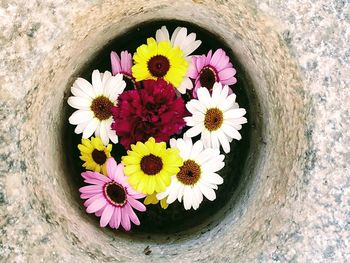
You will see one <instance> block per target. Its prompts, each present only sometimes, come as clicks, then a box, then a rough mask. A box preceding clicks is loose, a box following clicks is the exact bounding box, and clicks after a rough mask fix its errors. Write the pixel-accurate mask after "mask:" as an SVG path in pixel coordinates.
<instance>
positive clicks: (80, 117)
mask: <svg viewBox="0 0 350 263" xmlns="http://www.w3.org/2000/svg"><path fill="white" fill-rule="evenodd" d="M93 117H94V114H93V112H92V111H91V110H77V111H75V112H73V114H72V115H71V116H70V117H69V119H68V121H69V123H70V124H73V125H77V124H81V123H85V122H88V121H90V120H91V119H92V118H93Z"/></svg>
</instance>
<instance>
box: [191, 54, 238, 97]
mask: <svg viewBox="0 0 350 263" xmlns="http://www.w3.org/2000/svg"><path fill="white" fill-rule="evenodd" d="M192 65H193V66H192V67H191V68H190V69H189V71H188V76H189V77H190V78H192V79H194V80H195V87H194V90H193V96H194V97H195V98H197V90H198V89H199V88H200V87H206V88H208V89H209V90H211V89H212V88H213V85H214V83H215V82H221V83H222V84H223V85H233V84H235V83H236V82H237V79H236V78H235V77H234V76H235V74H236V70H235V69H234V68H233V65H232V63H231V62H230V58H229V57H228V56H227V55H226V53H225V51H224V50H222V49H221V48H220V49H218V50H216V51H215V52H214V54H212V50H210V51H209V52H208V54H207V55H201V56H193V57H192Z"/></svg>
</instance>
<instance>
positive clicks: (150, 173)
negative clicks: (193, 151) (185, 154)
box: [122, 137, 183, 195]
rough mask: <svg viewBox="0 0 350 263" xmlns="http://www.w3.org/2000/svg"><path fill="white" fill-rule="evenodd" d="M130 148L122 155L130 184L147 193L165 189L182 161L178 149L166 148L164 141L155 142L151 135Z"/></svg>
mask: <svg viewBox="0 0 350 263" xmlns="http://www.w3.org/2000/svg"><path fill="white" fill-rule="evenodd" d="M131 149H132V150H131V151H130V150H129V151H128V152H127V156H123V157H122V162H123V163H124V164H125V168H124V173H125V175H127V176H129V179H128V181H129V183H130V184H131V186H132V187H133V188H134V189H136V190H137V191H138V192H141V193H144V194H148V195H151V194H153V193H154V192H157V193H158V192H162V191H165V188H166V187H167V186H168V185H169V184H170V176H171V175H173V174H176V173H178V172H179V170H180V169H179V167H180V166H181V165H182V163H183V162H182V159H181V158H180V156H179V150H178V149H166V144H165V142H160V143H156V142H155V140H154V138H153V137H151V138H149V139H148V141H147V142H145V143H142V142H137V143H136V144H132V145H131Z"/></svg>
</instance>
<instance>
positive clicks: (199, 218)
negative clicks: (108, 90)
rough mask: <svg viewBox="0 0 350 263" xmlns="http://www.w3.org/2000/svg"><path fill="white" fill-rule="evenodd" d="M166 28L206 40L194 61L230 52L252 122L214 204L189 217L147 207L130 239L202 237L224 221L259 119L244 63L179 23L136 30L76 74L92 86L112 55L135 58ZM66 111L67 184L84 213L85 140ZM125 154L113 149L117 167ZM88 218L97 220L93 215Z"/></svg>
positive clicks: (216, 40)
mask: <svg viewBox="0 0 350 263" xmlns="http://www.w3.org/2000/svg"><path fill="white" fill-rule="evenodd" d="M163 25H166V26H167V28H168V30H169V32H173V31H174V29H175V28H176V27H177V26H184V27H187V28H188V32H195V33H196V34H197V39H200V40H202V45H201V46H200V47H199V48H198V49H197V50H196V51H195V52H194V53H193V54H194V55H199V54H207V52H208V51H209V50H210V49H212V50H213V51H215V50H216V49H218V48H222V49H224V50H225V51H226V54H227V55H228V56H229V57H230V61H231V62H232V63H233V65H234V67H235V68H236V70H237V74H236V78H237V83H236V84H235V85H233V86H232V88H233V90H234V92H235V94H236V95H237V102H238V103H239V105H240V107H243V108H245V109H246V110H247V114H246V118H247V119H248V123H247V124H244V125H243V128H242V130H240V133H241V135H242V140H241V141H236V140H234V141H233V142H232V143H231V152H230V153H229V154H227V155H226V156H225V167H224V168H223V169H222V170H221V171H219V174H220V175H221V176H222V177H223V178H224V183H223V184H222V185H220V186H219V189H218V190H217V191H216V196H217V198H216V199H215V200H214V201H213V202H210V201H208V200H206V199H205V198H204V200H203V202H202V203H201V205H200V207H199V208H198V209H197V210H193V209H192V210H189V211H186V210H185V209H184V207H183V204H182V203H179V202H177V201H176V202H174V203H173V204H171V205H169V207H168V209H166V210H163V209H162V208H161V207H160V205H159V204H158V205H149V206H147V211H146V212H144V213H139V212H137V214H138V217H139V219H140V222H141V225H140V226H135V225H133V227H132V230H131V231H130V234H137V233H140V234H146V235H151V234H165V235H166V234H173V233H179V232H183V231H189V230H191V229H196V231H199V230H201V228H202V227H203V228H204V227H206V226H207V225H208V224H210V223H211V218H212V217H213V215H218V213H222V215H223V216H224V212H225V211H223V207H224V206H225V205H226V204H227V203H229V202H230V201H231V200H233V198H232V197H233V195H234V193H235V190H236V189H237V187H238V185H239V183H240V181H241V178H242V175H243V174H244V171H243V170H244V167H245V163H246V161H247V158H248V156H249V153H250V147H251V145H250V142H251V136H252V130H254V129H256V128H255V124H254V122H255V120H254V118H255V117H254V118H252V117H253V116H251V112H250V107H249V106H251V105H249V98H250V94H251V93H252V90H253V89H252V86H251V84H250V82H249V81H247V79H248V78H247V76H245V73H244V68H243V67H242V65H241V63H240V62H239V61H238V60H237V59H236V57H235V55H234V52H232V50H231V49H230V48H229V46H228V45H227V44H226V43H225V42H224V41H223V39H222V38H220V37H219V36H217V35H215V34H213V33H211V32H209V31H207V30H205V29H203V28H201V27H198V26H196V25H195V24H192V23H188V22H183V21H175V20H157V21H150V22H147V23H143V24H142V25H138V26H136V27H133V28H131V29H129V30H128V31H127V32H125V33H124V34H121V35H119V36H117V37H116V38H114V39H112V40H111V41H109V42H108V43H107V44H106V45H105V46H104V47H102V48H101V49H100V51H99V52H97V53H96V54H95V56H94V57H92V58H91V59H90V60H89V62H88V63H87V64H86V65H85V66H84V68H82V69H81V70H79V71H78V72H77V76H79V77H82V78H85V79H87V80H88V81H91V74H92V71H93V70H94V69H99V70H100V72H104V71H105V70H108V71H111V65H110V52H111V51H116V52H118V54H120V52H121V51H122V50H128V51H129V52H131V53H134V52H135V51H136V48H137V47H138V46H140V45H141V44H144V43H146V40H147V38H148V37H154V36H155V32H156V30H157V29H158V28H160V27H161V26H163ZM73 81H74V80H73ZM67 93H68V94H67V96H66V98H67V97H68V96H69V91H68V92H67ZM66 98H65V99H66ZM64 105H65V107H66V109H65V112H66V116H65V120H64V125H65V127H64V132H63V141H64V142H65V144H64V151H65V153H66V154H65V156H66V160H65V161H66V165H67V168H68V169H67V170H68V173H67V177H68V180H69V183H70V184H73V187H75V188H76V195H75V196H76V197H77V199H78V200H79V202H80V203H81V206H82V209H84V208H83V200H80V199H79V192H78V189H79V188H80V187H81V186H84V182H83V179H82V177H81V176H80V173H81V172H83V171H84V169H83V168H82V166H81V165H82V163H83V162H82V161H81V160H80V159H79V150H78V148H77V145H78V144H79V143H80V142H81V134H80V135H77V134H75V133H74V128H75V126H73V125H70V124H69V123H68V118H69V116H70V115H71V114H72V113H73V112H74V109H72V108H71V107H69V106H68V105H67V103H66V102H64ZM124 154H125V150H123V147H121V146H120V145H119V144H118V145H113V151H112V156H113V157H114V158H115V159H116V160H117V162H118V163H119V162H120V158H121V156H122V155H124ZM232 206H233V205H232V204H230V207H232ZM90 216H91V217H94V218H95V216H94V215H90ZM98 220H99V218H97V217H96V227H99V225H98ZM118 231H121V230H118Z"/></svg>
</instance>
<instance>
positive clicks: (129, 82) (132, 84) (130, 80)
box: [123, 74, 136, 91]
mask: <svg viewBox="0 0 350 263" xmlns="http://www.w3.org/2000/svg"><path fill="white" fill-rule="evenodd" d="M123 80H124V81H125V83H126V87H125V89H124V91H127V90H133V89H136V82H135V80H134V79H133V78H132V77H131V76H129V75H127V74H123Z"/></svg>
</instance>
